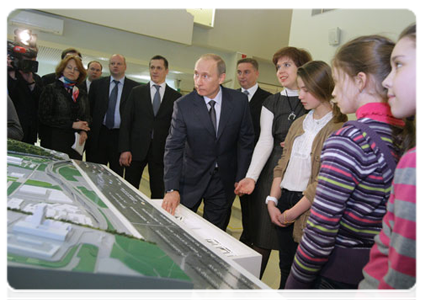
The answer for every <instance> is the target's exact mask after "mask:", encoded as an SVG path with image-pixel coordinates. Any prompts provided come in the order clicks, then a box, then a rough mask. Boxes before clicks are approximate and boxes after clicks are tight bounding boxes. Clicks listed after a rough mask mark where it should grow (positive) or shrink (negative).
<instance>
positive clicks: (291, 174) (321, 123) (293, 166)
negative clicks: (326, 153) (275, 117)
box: [280, 110, 333, 192]
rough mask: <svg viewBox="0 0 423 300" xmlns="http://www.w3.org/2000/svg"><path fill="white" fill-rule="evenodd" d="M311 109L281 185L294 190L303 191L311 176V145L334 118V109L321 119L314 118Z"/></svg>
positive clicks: (296, 140)
mask: <svg viewBox="0 0 423 300" xmlns="http://www.w3.org/2000/svg"><path fill="white" fill-rule="evenodd" d="M313 114H314V110H311V111H310V112H309V113H308V114H307V116H306V117H305V119H304V121H303V129H304V133H303V134H302V135H300V136H298V137H296V138H295V140H294V144H293V145H292V151H291V157H290V158H289V163H288V166H287V167H286V171H285V175H284V177H283V180H282V182H281V184H280V187H281V188H282V189H283V188H285V189H287V190H289V191H292V192H303V191H305V189H306V188H307V184H308V182H309V180H310V176H311V156H310V153H311V147H312V146H313V142H314V139H315V137H316V135H317V134H318V133H319V131H320V130H321V129H322V128H323V127H325V125H326V124H327V123H328V122H329V121H330V120H331V119H332V117H333V115H332V111H330V112H328V113H327V114H326V115H325V116H324V117H322V118H320V119H319V120H315V119H314V118H313Z"/></svg>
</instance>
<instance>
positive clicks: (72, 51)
mask: <svg viewBox="0 0 423 300" xmlns="http://www.w3.org/2000/svg"><path fill="white" fill-rule="evenodd" d="M67 55H78V56H79V57H80V58H82V55H81V52H79V51H78V50H76V49H75V48H67V49H65V50H63V51H62V54H61V55H60V57H61V58H62V59H64V58H65V56H67Z"/></svg>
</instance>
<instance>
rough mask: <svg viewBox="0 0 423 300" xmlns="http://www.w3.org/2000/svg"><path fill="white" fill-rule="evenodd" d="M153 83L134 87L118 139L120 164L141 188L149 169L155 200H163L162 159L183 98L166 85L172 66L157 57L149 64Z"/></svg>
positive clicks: (162, 58) (129, 177)
mask: <svg viewBox="0 0 423 300" xmlns="http://www.w3.org/2000/svg"><path fill="white" fill-rule="evenodd" d="M149 69H150V77H151V81H150V82H149V83H148V84H146V85H144V86H137V87H135V88H134V89H133V90H132V92H131V94H130V95H129V98H128V103H127V105H126V108H125V112H124V115H123V118H122V123H121V132H120V138H119V151H120V152H121V154H120V160H119V162H120V164H121V165H122V166H124V167H125V179H126V180H127V181H128V182H129V183H130V184H132V185H133V186H134V187H135V188H136V189H138V188H139V185H140V181H141V177H142V173H143V171H144V168H145V166H146V165H148V174H149V177H150V191H151V196H150V198H152V199H162V198H163V196H164V183H163V169H164V165H163V156H164V148H165V143H166V138H167V135H168V133H169V127H170V121H171V119H172V112H173V103H174V102H175V100H177V99H178V98H179V97H181V94H180V93H178V92H177V91H175V90H174V89H172V88H171V87H170V86H168V85H167V84H166V76H167V74H168V73H169V63H168V61H167V59H166V58H164V57H163V56H160V55H156V56H154V57H153V58H151V60H150V63H149Z"/></svg>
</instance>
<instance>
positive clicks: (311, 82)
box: [297, 60, 348, 123]
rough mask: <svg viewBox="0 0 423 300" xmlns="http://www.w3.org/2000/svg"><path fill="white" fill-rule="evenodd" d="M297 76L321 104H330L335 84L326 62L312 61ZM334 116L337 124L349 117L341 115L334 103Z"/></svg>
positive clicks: (300, 68) (301, 68)
mask: <svg viewBox="0 0 423 300" xmlns="http://www.w3.org/2000/svg"><path fill="white" fill-rule="evenodd" d="M297 76H298V77H301V79H302V81H303V82H304V84H305V86H306V88H307V90H308V92H309V93H311V94H312V95H313V96H314V97H316V98H317V99H319V100H320V101H321V102H330V101H331V100H332V98H333V97H332V92H333V89H334V87H335V83H334V81H333V78H332V70H331V68H330V66H329V65H328V64H327V63H325V62H324V61H320V60H314V61H310V62H308V63H306V64H304V65H303V66H301V67H299V68H298V71H297ZM332 105H333V106H332V114H333V120H334V122H335V123H341V122H346V121H347V120H348V117H347V116H346V115H344V114H343V113H341V110H340V109H339V107H338V106H337V105H336V104H335V103H332Z"/></svg>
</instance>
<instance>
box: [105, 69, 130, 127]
mask: <svg viewBox="0 0 423 300" xmlns="http://www.w3.org/2000/svg"><path fill="white" fill-rule="evenodd" d="M113 80H116V79H114V78H113V76H110V88H109V96H110V94H111V93H112V91H113V88H114V87H115V83H114V82H113ZM117 81H119V84H118V96H117V100H116V106H115V126H114V128H120V122H121V118H120V109H119V108H120V98H121V97H122V91H123V84H124V83H125V77H122V78H121V79H120V80H117ZM106 115H107V113H106V114H104V119H103V124H104V125H105V124H106Z"/></svg>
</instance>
